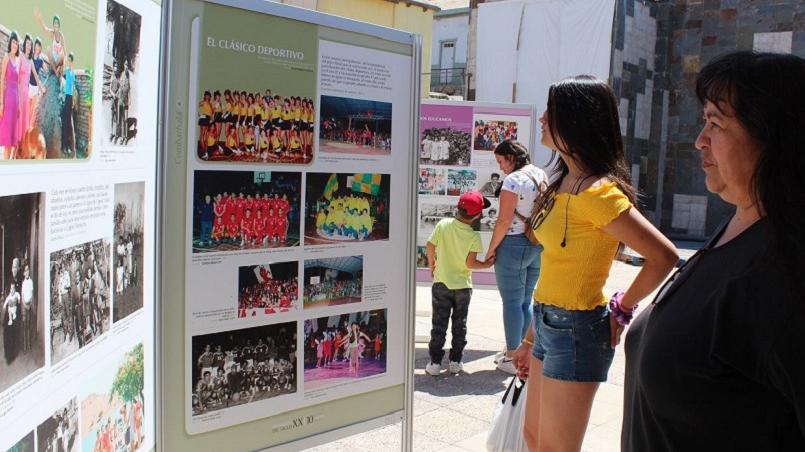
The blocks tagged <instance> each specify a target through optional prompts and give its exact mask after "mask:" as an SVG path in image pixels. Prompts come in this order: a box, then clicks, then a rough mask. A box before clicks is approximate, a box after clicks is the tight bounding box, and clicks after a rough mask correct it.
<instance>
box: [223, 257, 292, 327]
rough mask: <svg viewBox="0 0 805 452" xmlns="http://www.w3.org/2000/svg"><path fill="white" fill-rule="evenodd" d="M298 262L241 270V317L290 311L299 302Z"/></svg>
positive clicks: (239, 289) (239, 302) (239, 278)
mask: <svg viewBox="0 0 805 452" xmlns="http://www.w3.org/2000/svg"><path fill="white" fill-rule="evenodd" d="M298 276H299V262H279V263H275V264H261V265H248V266H245V267H240V268H239V269H238V318H251V317H257V316H259V315H267V314H276V313H279V312H289V311H291V310H292V309H296V306H297V300H298V299H299V280H298Z"/></svg>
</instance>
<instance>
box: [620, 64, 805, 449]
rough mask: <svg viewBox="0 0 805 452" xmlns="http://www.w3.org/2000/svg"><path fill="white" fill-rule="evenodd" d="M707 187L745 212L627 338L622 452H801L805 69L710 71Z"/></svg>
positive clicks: (701, 145)
mask: <svg viewBox="0 0 805 452" xmlns="http://www.w3.org/2000/svg"><path fill="white" fill-rule="evenodd" d="M696 94H697V96H698V98H699V100H700V101H701V102H702V104H703V107H704V118H705V126H704V129H703V130H702V132H701V134H700V135H699V137H698V139H697V140H696V148H698V149H699V150H700V151H701V160H702V168H703V170H704V172H705V182H706V185H707V189H708V190H709V191H711V192H713V193H715V194H717V195H719V197H721V199H723V200H724V201H726V202H727V203H729V204H732V205H734V206H735V209H736V210H735V214H734V215H733V216H732V217H731V218H730V219H729V220H728V221H726V222H725V224H724V225H722V227H720V228H719V229H718V231H717V232H716V234H715V235H714V236H713V237H712V238H711V239H710V241H709V243H708V244H707V245H706V246H705V247H704V248H703V249H702V251H700V252H699V253H697V255H695V256H694V257H693V258H691V259H690V260H689V261H688V263H687V265H685V266H684V267H683V268H681V269H680V270H679V271H678V272H677V274H676V275H674V276H672V278H671V280H669V283H667V284H666V287H665V288H663V289H661V290H660V292H659V294H658V296H657V298H656V299H655V301H654V303H653V304H652V305H651V306H650V307H648V308H647V309H646V310H645V312H643V313H642V314H641V315H640V316H639V317H638V318H637V320H636V321H635V322H634V325H633V326H632V327H631V329H630V331H629V333H628V334H627V336H626V387H625V405H624V423H623V432H622V438H621V443H622V444H621V446H622V449H623V450H624V451H652V452H656V451H672V450H673V451H677V450H678V451H696V450H730V451H734V450H747V451H750V450H751V451H766V450H769V451H789V450H797V451H803V450H805V296H804V295H803V294H805V283H803V280H805V184H803V180H805V60H803V59H802V58H799V57H796V56H792V55H778V54H768V53H765V54H763V53H761V54H758V53H752V52H736V53H732V54H728V55H724V56H722V57H719V58H717V59H716V60H714V61H713V62H711V63H710V64H708V65H707V66H705V67H704V69H702V71H701V73H700V74H699V76H698V78H697V81H696Z"/></svg>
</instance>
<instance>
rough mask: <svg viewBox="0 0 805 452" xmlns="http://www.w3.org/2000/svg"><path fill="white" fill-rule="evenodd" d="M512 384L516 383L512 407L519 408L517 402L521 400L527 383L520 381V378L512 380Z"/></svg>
mask: <svg viewBox="0 0 805 452" xmlns="http://www.w3.org/2000/svg"><path fill="white" fill-rule="evenodd" d="M516 381H519V382H520V386H519V387H518V386H517V384H516V383H515V382H516ZM512 383H514V393H513V394H512V406H517V400H518V399H519V398H520V394H522V392H523V389H524V388H525V381H523V380H520V377H514V378H513V379H512Z"/></svg>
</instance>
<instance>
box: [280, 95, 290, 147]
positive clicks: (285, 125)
mask: <svg viewBox="0 0 805 452" xmlns="http://www.w3.org/2000/svg"><path fill="white" fill-rule="evenodd" d="M292 127H293V108H291V101H290V100H289V99H285V102H284V103H283V105H282V135H281V137H282V142H283V143H284V144H285V146H286V147H287V146H288V140H289V138H290V137H291V133H290V132H291V128H292Z"/></svg>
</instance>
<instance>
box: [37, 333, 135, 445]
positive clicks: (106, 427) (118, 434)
mask: <svg viewBox="0 0 805 452" xmlns="http://www.w3.org/2000/svg"><path fill="white" fill-rule="evenodd" d="M143 358H144V357H143V344H142V343H139V344H137V345H136V346H135V347H134V348H132V349H131V350H129V351H127V352H126V353H123V354H122V355H121V356H120V358H119V360H118V361H117V362H116V363H115V365H113V366H104V367H101V368H100V373H99V374H98V375H96V376H95V377H94V378H93V380H90V382H89V383H88V384H86V385H84V388H82V389H81V392H80V393H79V397H80V399H81V444H82V448H81V449H82V452H118V451H132V452H133V451H136V450H138V449H139V448H140V446H141V445H142V443H143V441H144V440H145V425H144V422H143V417H144V414H145V413H144V411H145V410H144V389H145V388H144V387H145V378H144V372H143V367H144V366H143V364H144V359H143ZM46 450H47V449H46ZM53 450H58V449H53Z"/></svg>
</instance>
